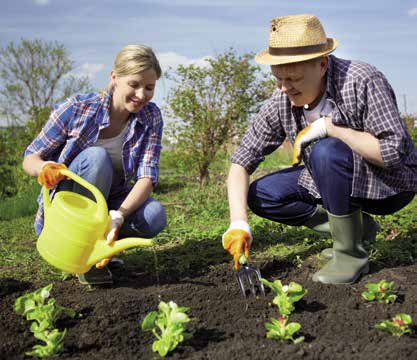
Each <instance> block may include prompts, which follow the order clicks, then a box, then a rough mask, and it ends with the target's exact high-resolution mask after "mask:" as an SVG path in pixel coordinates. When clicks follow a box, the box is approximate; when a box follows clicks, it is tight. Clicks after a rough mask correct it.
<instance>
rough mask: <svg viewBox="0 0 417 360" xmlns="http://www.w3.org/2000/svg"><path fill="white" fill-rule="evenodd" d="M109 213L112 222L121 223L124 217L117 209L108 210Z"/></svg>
mask: <svg viewBox="0 0 417 360" xmlns="http://www.w3.org/2000/svg"><path fill="white" fill-rule="evenodd" d="M109 215H110V218H111V220H112V222H114V223H116V224H117V225H121V224H123V222H124V221H125V218H124V216H123V214H122V212H121V211H119V210H110V211H109Z"/></svg>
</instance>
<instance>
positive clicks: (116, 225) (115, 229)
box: [96, 210, 125, 269]
mask: <svg viewBox="0 0 417 360" xmlns="http://www.w3.org/2000/svg"><path fill="white" fill-rule="evenodd" d="M109 217H110V226H109V231H108V233H107V236H106V244H107V245H111V244H113V243H114V242H115V241H116V240H117V238H118V236H119V231H120V228H121V227H122V225H123V222H124V221H125V219H124V217H123V214H122V213H121V212H120V211H119V210H110V211H109ZM110 260H111V258H106V259H103V260H101V261H100V262H99V263H97V264H96V267H97V268H98V269H101V268H104V267H105V266H106V265H107V264H108V263H109V262H110Z"/></svg>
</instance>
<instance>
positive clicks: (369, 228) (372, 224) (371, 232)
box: [320, 213, 381, 260]
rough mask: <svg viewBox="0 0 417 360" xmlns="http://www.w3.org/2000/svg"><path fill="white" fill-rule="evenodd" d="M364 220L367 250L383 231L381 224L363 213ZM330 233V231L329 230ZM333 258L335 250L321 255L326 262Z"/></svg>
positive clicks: (325, 250)
mask: <svg viewBox="0 0 417 360" xmlns="http://www.w3.org/2000/svg"><path fill="white" fill-rule="evenodd" d="M362 219H363V237H362V241H363V245H364V246H365V248H367V247H369V245H370V244H372V243H374V242H375V240H376V234H377V233H378V231H379V230H380V229H381V227H380V226H379V224H378V223H377V222H376V221H375V220H374V219H373V218H372V216H371V215H369V214H367V213H362ZM329 232H330V229H329ZM332 257H333V248H327V249H324V250H323V251H322V252H321V253H320V258H321V259H324V260H330V259H331V258H332Z"/></svg>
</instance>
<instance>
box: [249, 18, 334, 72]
mask: <svg viewBox="0 0 417 360" xmlns="http://www.w3.org/2000/svg"><path fill="white" fill-rule="evenodd" d="M338 44H339V43H338V41H337V40H336V39H332V38H328V37H327V36H326V33H325V32H324V29H323V26H322V25H321V23H320V20H319V19H318V18H317V17H316V16H314V15H310V14H303V15H288V16H281V17H277V18H275V19H272V21H271V29H270V30H269V48H268V49H265V50H263V51H261V52H260V53H258V54H257V55H256V57H255V60H256V61H257V62H258V63H260V64H268V65H282V64H290V63H295V62H300V61H305V60H310V59H314V58H317V57H320V56H323V55H326V54H330V53H331V52H332V51H334V50H335V49H336V48H337V46H338Z"/></svg>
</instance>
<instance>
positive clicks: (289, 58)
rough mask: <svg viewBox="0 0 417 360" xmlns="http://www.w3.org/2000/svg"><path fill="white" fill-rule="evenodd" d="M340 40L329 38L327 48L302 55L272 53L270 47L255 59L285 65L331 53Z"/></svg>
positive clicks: (268, 63)
mask: <svg viewBox="0 0 417 360" xmlns="http://www.w3.org/2000/svg"><path fill="white" fill-rule="evenodd" d="M338 45H339V42H338V41H337V40H336V39H332V38H327V50H326V51H321V52H317V53H311V54H302V55H271V54H270V53H269V49H265V50H262V51H261V52H259V53H258V54H256V56H255V61H256V62H257V63H259V64H266V65H285V64H291V63H296V62H301V61H306V60H311V59H314V58H317V57H320V56H324V55H327V54H330V53H331V52H333V51H334V50H336V48H337V47H338Z"/></svg>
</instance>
